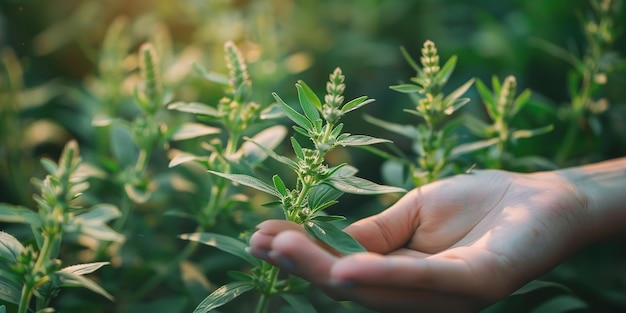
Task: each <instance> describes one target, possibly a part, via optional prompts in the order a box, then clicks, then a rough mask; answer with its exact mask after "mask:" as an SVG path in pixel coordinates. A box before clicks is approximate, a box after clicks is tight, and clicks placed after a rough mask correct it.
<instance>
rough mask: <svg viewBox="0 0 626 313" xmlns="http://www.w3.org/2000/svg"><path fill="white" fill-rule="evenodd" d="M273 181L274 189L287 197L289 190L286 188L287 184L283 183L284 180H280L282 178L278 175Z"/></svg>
mask: <svg viewBox="0 0 626 313" xmlns="http://www.w3.org/2000/svg"><path fill="white" fill-rule="evenodd" d="M272 181H274V187H275V188H276V190H278V192H279V193H280V194H281V195H282V196H283V197H284V196H286V195H287V188H286V187H285V182H283V180H282V179H280V176H278V175H274V176H273V177H272Z"/></svg>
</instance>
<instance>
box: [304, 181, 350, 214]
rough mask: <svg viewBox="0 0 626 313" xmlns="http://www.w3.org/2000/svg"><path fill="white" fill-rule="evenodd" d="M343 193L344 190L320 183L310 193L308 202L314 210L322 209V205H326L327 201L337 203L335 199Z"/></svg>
mask: <svg viewBox="0 0 626 313" xmlns="http://www.w3.org/2000/svg"><path fill="white" fill-rule="evenodd" d="M341 195H343V191H341V190H339V189H336V188H334V187H332V186H329V185H326V184H320V185H316V186H315V187H313V190H311V192H310V193H309V196H308V202H309V207H310V208H311V210H312V211H314V212H315V211H318V210H320V207H322V206H326V204H327V203H331V202H332V203H336V201H335V200H337V199H339V197H341Z"/></svg>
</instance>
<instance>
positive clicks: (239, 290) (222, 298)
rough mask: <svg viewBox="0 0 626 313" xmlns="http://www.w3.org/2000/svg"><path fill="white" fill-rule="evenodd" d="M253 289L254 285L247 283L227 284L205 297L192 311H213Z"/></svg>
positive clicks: (202, 312)
mask: <svg viewBox="0 0 626 313" xmlns="http://www.w3.org/2000/svg"><path fill="white" fill-rule="evenodd" d="M253 288H254V285H252V284H250V283H249V282H240V281H236V282H232V283H228V284H226V285H224V286H222V287H220V288H218V289H217V290H215V291H214V292H213V293H211V294H210V295H209V296H208V297H206V298H205V299H204V300H202V302H201V303H200V304H199V305H198V306H197V307H196V309H195V310H193V313H207V312H210V311H211V310H213V309H217V308H219V307H221V306H222V305H224V304H226V303H228V302H230V301H232V300H233V299H235V298H237V297H239V296H240V295H242V294H243V293H245V292H247V291H250V290H252V289H253Z"/></svg>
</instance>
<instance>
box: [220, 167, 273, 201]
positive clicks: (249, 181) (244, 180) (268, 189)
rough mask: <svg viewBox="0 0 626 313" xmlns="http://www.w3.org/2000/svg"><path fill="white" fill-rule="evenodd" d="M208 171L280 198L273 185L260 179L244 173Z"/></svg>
mask: <svg viewBox="0 0 626 313" xmlns="http://www.w3.org/2000/svg"><path fill="white" fill-rule="evenodd" d="M209 173H211V174H215V175H217V176H221V177H224V178H226V179H230V180H232V181H234V182H236V183H239V184H242V185H244V186H248V187H252V188H254V189H256V190H259V191H263V192H265V193H269V194H270V195H273V196H276V197H278V198H280V193H279V192H278V191H277V190H276V189H274V187H272V186H270V185H268V184H266V183H265V182H263V181H262V180H260V179H258V178H256V177H252V176H249V175H244V174H229V173H220V172H216V171H211V170H209Z"/></svg>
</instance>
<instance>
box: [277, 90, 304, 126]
mask: <svg viewBox="0 0 626 313" xmlns="http://www.w3.org/2000/svg"><path fill="white" fill-rule="evenodd" d="M272 96H274V99H276V102H278V104H279V105H280V107H281V108H282V109H283V112H285V114H286V115H287V117H288V118H289V119H290V120H291V121H293V122H294V123H296V124H297V125H298V126H300V127H302V128H304V129H306V130H307V131H309V132H310V131H312V130H313V124H311V121H309V120H308V119H307V118H306V116H304V115H302V114H300V113H298V111H296V110H294V109H293V108H292V107H290V106H289V105H288V104H287V103H285V101H283V99H281V98H280V97H279V96H278V94H276V93H275V92H274V93H272Z"/></svg>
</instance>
